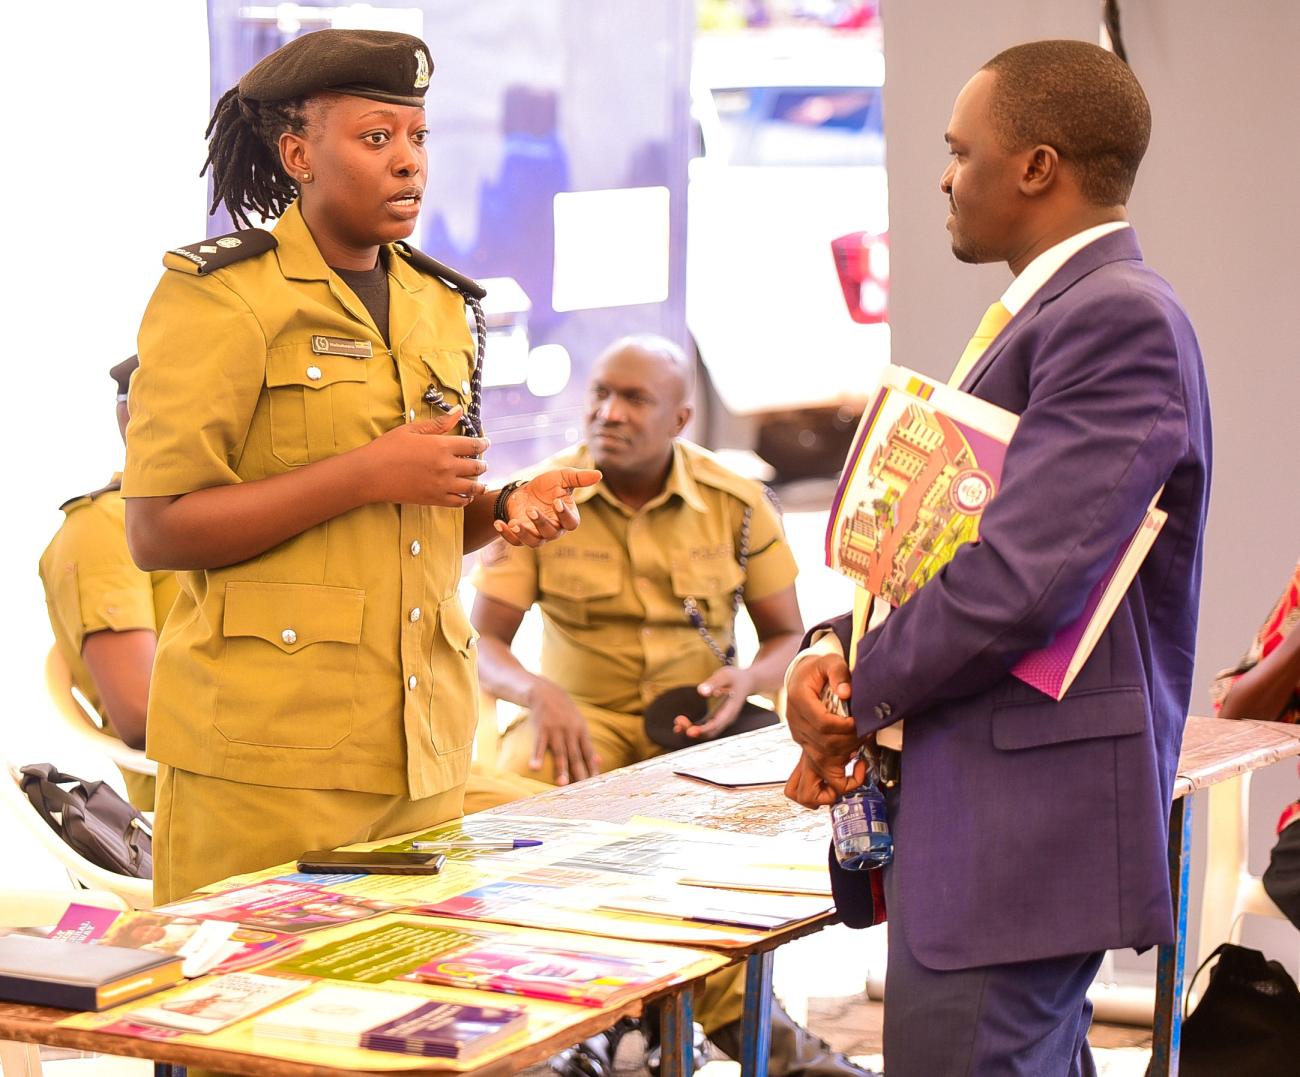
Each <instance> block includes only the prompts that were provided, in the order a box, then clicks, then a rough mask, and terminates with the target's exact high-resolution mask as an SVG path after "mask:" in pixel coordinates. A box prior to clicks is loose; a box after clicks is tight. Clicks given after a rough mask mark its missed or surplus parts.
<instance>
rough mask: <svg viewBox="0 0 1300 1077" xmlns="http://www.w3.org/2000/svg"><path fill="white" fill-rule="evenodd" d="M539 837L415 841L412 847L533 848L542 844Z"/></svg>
mask: <svg viewBox="0 0 1300 1077" xmlns="http://www.w3.org/2000/svg"><path fill="white" fill-rule="evenodd" d="M541 844H542V843H541V841H539V840H538V839H537V838H503V839H500V840H493V839H489V838H482V839H469V840H466V841H413V842H411V848H412V849H532V848H535V847H536V846H538V845H541Z"/></svg>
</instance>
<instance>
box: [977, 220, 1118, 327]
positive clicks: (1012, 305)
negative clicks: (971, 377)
mask: <svg viewBox="0 0 1300 1077" xmlns="http://www.w3.org/2000/svg"><path fill="white" fill-rule="evenodd" d="M1128 227H1129V223H1128V221H1107V222H1106V223H1105V224H1098V225H1095V226H1093V227H1092V228H1085V229H1084V230H1083V231H1082V232H1076V233H1075V234H1074V235H1072V236H1070V237H1069V238H1068V239H1063V240H1061V242H1060V243H1057V244H1055V245H1053V246H1051V247H1048V248H1047V250H1045V251H1043V253H1042V254H1040V255H1038V257H1037V258H1035V259H1034V260H1033V261H1032V262H1030V263H1029V264H1028V265H1027V266H1025V268H1024V269H1022V270H1021V271H1020V275H1019V276H1018V277H1016V279H1015V280H1013V281H1012V282H1011V284H1010V285H1009V286H1008V287H1007V290H1006V291H1005V292H1003V293H1002V305H1003V306H1004V307H1006V308H1007V310H1009V311H1010V312H1011V316H1012V317H1013V318H1014V317H1015V316H1016V315H1017V314H1019V313H1020V311H1021V310H1022V309H1023V308H1024V306H1025V304H1026V303H1028V302H1029V301H1030V300H1031V299H1032V298H1033V297H1034V293H1035V292H1037V291H1038V289H1039V288H1041V287H1042V286H1043V285H1044V284H1046V283H1047V282H1048V281H1049V280H1051V279H1052V277H1053V276H1054V275H1055V273H1056V271H1057V270H1058V269H1060V268H1061V266H1063V265H1065V263H1066V262H1068V261H1069V260H1070V259H1071V258H1073V257H1074V256H1075V255H1076V254H1078V253H1079V252H1080V251H1081V250H1083V248H1084V247H1086V246H1087V245H1088V244H1089V243H1092V242H1094V241H1095V240H1098V239H1101V237H1102V236H1106V235H1110V233H1111V232H1118V231H1119V230H1120V229H1121V228H1128Z"/></svg>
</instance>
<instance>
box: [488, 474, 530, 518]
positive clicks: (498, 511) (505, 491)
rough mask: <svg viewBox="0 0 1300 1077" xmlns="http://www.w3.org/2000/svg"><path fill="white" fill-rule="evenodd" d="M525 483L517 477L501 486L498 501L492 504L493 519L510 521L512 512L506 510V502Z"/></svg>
mask: <svg viewBox="0 0 1300 1077" xmlns="http://www.w3.org/2000/svg"><path fill="white" fill-rule="evenodd" d="M523 485H524V483H523V481H522V480H521V479H516V480H515V481H514V482H508V483H506V484H505V485H504V486H503V487H501V490H500V491H499V492H498V493H497V499H496V503H495V504H494V505H493V506H492V519H494V520H500V521H501V522H502V523H503V524H508V523H509V522H510V513H509V512H507V511H506V502H507V501H509V500H510V495H511V494H513V493H514V492H515V491H516V490H518V489H519V487H521V486H523Z"/></svg>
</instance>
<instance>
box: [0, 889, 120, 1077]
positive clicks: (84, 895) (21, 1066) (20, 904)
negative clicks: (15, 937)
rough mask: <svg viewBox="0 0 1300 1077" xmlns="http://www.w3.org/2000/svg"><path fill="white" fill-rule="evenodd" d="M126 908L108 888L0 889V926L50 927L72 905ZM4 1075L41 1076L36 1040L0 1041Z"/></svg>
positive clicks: (9, 1076) (0, 1063)
mask: <svg viewBox="0 0 1300 1077" xmlns="http://www.w3.org/2000/svg"><path fill="white" fill-rule="evenodd" d="M73 902H76V903H78V904H80V905H94V906H95V907H97V908H100V909H117V910H118V911H119V912H122V911H124V910H125V909H126V908H127V907H128V906H127V904H126V902H125V901H123V900H122V899H121V898H120V897H118V896H117V895H116V894H114V893H110V892H109V891H107V890H0V927H50V926H51V925H53V924H56V923H58V922H59V917H61V916H62V915H63V913H64V910H65V909H67V907H68V906H69V905H71V904H72V903H73ZM0 1073H2V1074H3V1075H4V1077H40V1073H41V1053H40V1048H39V1047H37V1046H36V1044H34V1043H19V1042H17V1041H16V1040H0Z"/></svg>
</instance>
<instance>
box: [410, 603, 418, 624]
mask: <svg viewBox="0 0 1300 1077" xmlns="http://www.w3.org/2000/svg"><path fill="white" fill-rule="evenodd" d="M419 619H420V607H419V606H416V607H415V609H413V610H411V623H412V624H414V623H415V622H416V621H418V620H419Z"/></svg>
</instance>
